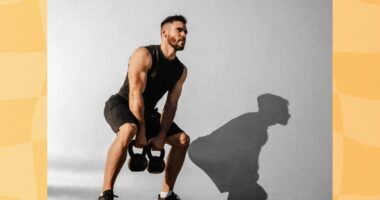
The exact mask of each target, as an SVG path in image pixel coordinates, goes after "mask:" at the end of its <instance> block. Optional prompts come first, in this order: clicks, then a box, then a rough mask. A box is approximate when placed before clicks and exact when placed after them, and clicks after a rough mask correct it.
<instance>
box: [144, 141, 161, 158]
mask: <svg viewBox="0 0 380 200" xmlns="http://www.w3.org/2000/svg"><path fill="white" fill-rule="evenodd" d="M152 148H153V145H152V144H149V145H148V146H147V154H148V158H149V159H151V158H153V155H152V150H153V149H152ZM157 151H160V156H159V157H160V158H161V159H164V157H165V149H161V150H157Z"/></svg>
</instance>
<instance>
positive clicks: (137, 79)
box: [99, 15, 190, 200]
mask: <svg viewBox="0 0 380 200" xmlns="http://www.w3.org/2000/svg"><path fill="white" fill-rule="evenodd" d="M186 35H187V28H186V19H185V17H183V16H181V15H174V16H169V17H167V18H166V19H165V20H164V21H163V22H162V23H161V44H160V45H150V46H146V47H140V48H138V49H137V50H136V51H135V52H134V53H133V55H132V56H131V58H130V60H129V65H128V73H127V77H126V79H125V82H124V84H123V86H122V87H121V89H120V91H119V92H118V93H117V94H115V95H112V96H111V97H110V99H109V100H108V101H107V102H106V105H105V108H104V115H105V118H106V120H107V122H108V123H109V125H110V126H111V128H112V130H113V131H114V132H115V133H116V134H117V136H116V138H115V140H114V141H113V143H112V145H111V146H110V148H109V150H108V153H107V160H106V165H105V172H104V182H103V193H102V194H101V195H100V197H99V200H113V199H114V196H115V197H116V195H114V193H113V186H114V183H115V180H116V177H117V175H118V173H119V171H120V169H121V168H122V166H123V164H124V162H125V160H126V157H127V148H128V145H129V143H130V142H131V140H132V138H133V137H135V136H136V147H140V148H142V147H144V146H146V145H147V144H150V145H152V146H153V148H155V149H157V150H160V149H163V148H164V145H165V144H169V145H171V149H170V152H169V154H168V156H167V162H166V169H165V176H164V180H163V184H162V192H161V193H160V194H159V195H158V199H159V200H164V199H166V200H171V199H175V200H178V199H180V198H179V197H178V196H177V195H176V194H175V193H174V192H173V188H174V184H175V182H176V178H177V176H178V174H179V172H180V170H181V168H182V165H183V162H184V160H185V156H186V152H187V149H188V146H189V143H190V138H189V136H188V135H187V134H186V133H185V132H184V131H183V130H181V129H180V128H179V127H178V126H177V125H176V124H175V123H174V122H173V119H174V116H175V113H176V109H177V105H178V99H179V97H180V95H181V90H182V85H183V83H184V82H185V80H186V75H187V68H186V67H185V66H184V65H183V64H182V63H181V62H180V61H179V60H178V58H177V57H176V52H177V51H181V50H183V49H184V48H185V43H186ZM166 92H168V95H167V99H166V103H165V106H164V109H163V113H162V115H161V114H160V113H158V112H157V108H156V109H155V106H156V104H157V102H158V101H159V100H160V99H161V98H162V96H163V95H164V94H165V93H166Z"/></svg>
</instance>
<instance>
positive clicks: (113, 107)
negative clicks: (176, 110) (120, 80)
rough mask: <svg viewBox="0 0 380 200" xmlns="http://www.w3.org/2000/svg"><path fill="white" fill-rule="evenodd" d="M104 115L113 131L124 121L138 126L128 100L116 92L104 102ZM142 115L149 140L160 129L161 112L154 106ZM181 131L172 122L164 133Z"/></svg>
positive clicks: (168, 134) (169, 133)
mask: <svg viewBox="0 0 380 200" xmlns="http://www.w3.org/2000/svg"><path fill="white" fill-rule="evenodd" d="M104 117H105V118H106V121H107V122H108V124H109V125H110V126H111V128H112V130H113V132H115V133H117V132H118V131H119V127H120V126H121V125H123V124H125V123H134V124H136V126H138V123H137V119H136V117H135V116H134V115H133V113H132V112H131V110H130V109H129V104H128V101H127V100H126V99H124V98H123V97H121V96H119V95H118V94H115V95H112V96H111V97H110V98H109V99H108V100H107V102H106V103H105V107H104ZM144 117H145V135H146V137H147V139H148V140H149V139H150V138H152V137H155V136H157V135H158V132H159V131H160V127H161V125H160V119H161V114H160V113H159V112H158V109H157V108H156V109H153V110H151V111H149V112H145V114H144ZM181 132H183V130H182V129H181V128H179V127H178V126H177V124H176V123H174V122H173V123H172V125H171V126H170V128H169V130H168V132H167V134H166V137H169V136H171V135H175V134H178V133H181Z"/></svg>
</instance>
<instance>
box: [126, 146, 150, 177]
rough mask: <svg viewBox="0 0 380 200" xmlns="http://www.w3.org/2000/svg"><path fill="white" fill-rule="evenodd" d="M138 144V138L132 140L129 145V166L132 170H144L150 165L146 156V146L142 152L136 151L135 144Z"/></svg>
mask: <svg viewBox="0 0 380 200" xmlns="http://www.w3.org/2000/svg"><path fill="white" fill-rule="evenodd" d="M135 145H136V140H132V141H131V142H130V143H129V145H128V154H129V156H130V159H129V161H128V167H129V169H130V170H131V171H132V172H142V171H144V170H145V169H146V168H147V166H148V161H147V159H146V157H145V155H146V148H145V147H144V148H143V150H142V153H141V154H139V153H134V152H133V146H135Z"/></svg>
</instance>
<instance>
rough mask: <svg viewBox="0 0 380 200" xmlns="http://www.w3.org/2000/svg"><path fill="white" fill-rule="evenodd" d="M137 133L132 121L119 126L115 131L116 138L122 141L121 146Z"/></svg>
mask: <svg viewBox="0 0 380 200" xmlns="http://www.w3.org/2000/svg"><path fill="white" fill-rule="evenodd" d="M136 133H137V126H136V125H135V124H133V123H125V124H123V125H122V126H120V128H119V131H118V132H117V140H118V141H119V142H121V143H122V145H123V147H127V146H128V144H129V142H130V141H131V140H132V138H133V137H134V136H135V135H136Z"/></svg>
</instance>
